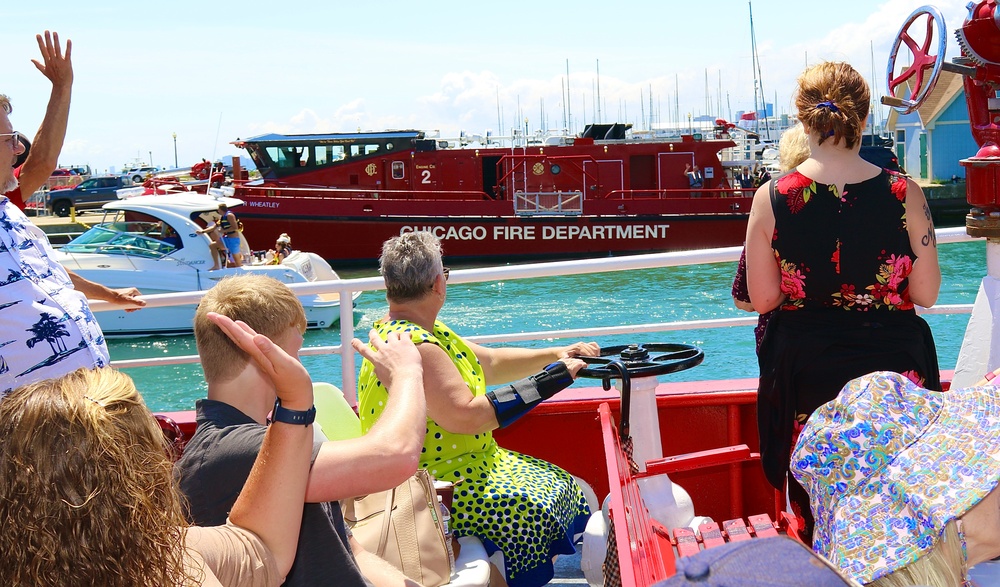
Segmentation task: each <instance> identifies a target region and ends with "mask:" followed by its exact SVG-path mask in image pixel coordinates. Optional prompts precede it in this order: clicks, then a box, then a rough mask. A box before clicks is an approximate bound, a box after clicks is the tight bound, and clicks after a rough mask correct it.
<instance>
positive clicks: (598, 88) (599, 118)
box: [597, 59, 604, 123]
mask: <svg viewBox="0 0 1000 587" xmlns="http://www.w3.org/2000/svg"><path fill="white" fill-rule="evenodd" d="M597 122H598V123H600V122H604V121H603V120H602V119H601V60H600V59H598V60H597Z"/></svg>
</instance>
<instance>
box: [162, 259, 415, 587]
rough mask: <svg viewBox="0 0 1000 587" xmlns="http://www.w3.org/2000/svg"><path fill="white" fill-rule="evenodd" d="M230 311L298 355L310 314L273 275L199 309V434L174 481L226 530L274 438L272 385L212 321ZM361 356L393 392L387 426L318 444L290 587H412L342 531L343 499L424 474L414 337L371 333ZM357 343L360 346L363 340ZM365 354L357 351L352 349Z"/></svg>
mask: <svg viewBox="0 0 1000 587" xmlns="http://www.w3.org/2000/svg"><path fill="white" fill-rule="evenodd" d="M213 312H217V313H220V314H225V315H226V316H229V317H231V318H234V319H236V320H239V321H241V322H242V323H245V324H247V325H248V326H249V327H250V328H253V329H254V330H255V331H257V332H260V333H261V334H264V335H266V336H268V337H269V338H271V339H273V340H274V341H275V343H276V344H277V345H278V346H280V347H281V348H283V349H285V350H286V351H287V352H288V353H289V354H290V355H291V356H296V354H297V353H298V351H299V348H300V347H301V345H302V334H303V333H304V332H305V326H306V316H305V311H304V310H303V308H302V304H301V303H300V302H299V300H298V298H296V297H295V294H294V293H292V291H291V290H290V289H288V287H287V286H286V285H285V284H283V283H281V282H279V281H277V280H275V279H272V278H270V277H266V276H262V275H253V274H243V275H237V276H233V277H228V278H226V279H223V280H221V281H219V283H218V284H217V285H215V287H213V288H212V289H211V290H209V291H208V293H207V294H206V295H205V297H204V298H203V299H202V300H201V303H200V304H199V305H198V310H197V312H196V313H195V319H194V334H195V342H196V344H197V346H198V355H199V356H200V357H201V366H202V369H203V370H204V372H205V381H206V382H207V383H208V398H207V399H203V400H199V401H198V403H197V410H198V428H197V431H196V432H195V434H194V436H193V437H192V438H191V440H190V441H189V442H188V443H187V445H186V447H185V449H184V456H183V457H182V458H181V460H180V461H179V462H178V463H177V469H176V475H177V478H178V479H179V481H180V487H181V490H182V491H183V492H184V495H185V496H186V497H187V499H188V502H189V504H190V509H189V515H190V520H191V521H192V522H193V523H196V524H199V525H216V524H223V523H225V521H226V516H227V515H229V512H230V510H231V508H232V507H233V503H234V502H236V500H237V497H238V496H239V495H240V490H241V488H242V487H243V483H244V481H246V479H247V475H249V473H250V468H251V465H252V464H253V460H254V455H256V454H257V451H258V449H259V448H260V446H261V441H262V440H263V439H264V436H265V433H266V431H267V428H268V427H267V426H266V423H267V416H268V412H270V411H271V408H272V407H273V406H274V405H275V404H274V400H275V392H276V386H275V382H273V381H271V380H269V379H268V378H266V377H264V375H263V373H261V371H260V369H258V368H257V366H256V365H255V363H254V361H253V360H252V357H251V355H250V354H248V353H247V352H246V351H245V349H243V348H241V347H237V346H236V345H234V344H232V343H231V342H230V341H229V340H228V338H227V336H226V333H225V332H224V331H223V330H221V329H220V328H219V327H218V326H217V325H216V324H215V323H214V322H213V321H212V320H211V316H212V313H213ZM372 345H373V346H372V348H373V350H374V351H377V352H374V353H372V352H371V351H369V349H368V348H367V347H365V348H363V351H364V352H362V351H359V352H362V356H363V357H365V359H366V360H371V358H372V357H373V356H377V357H378V360H377V361H375V364H376V365H377V369H378V371H379V375H380V376H384V377H386V378H387V379H386V383H387V384H388V385H389V387H390V388H391V390H392V398H391V399H389V400H388V402H387V404H386V406H385V415H386V417H385V418H384V421H382V422H380V423H379V426H377V427H375V428H374V429H372V430H371V431H370V432H369V433H368V434H367V435H365V436H364V437H363V438H356V439H350V440H342V441H328V442H315V443H314V444H313V445H312V469H311V471H310V474H309V489H308V492H307V493H306V496H305V500H304V501H305V502H306V503H305V505H304V507H302V506H301V502H300V513H301V514H302V534H301V537H300V539H299V548H298V552H297V553H296V555H295V565H294V567H293V568H292V570H291V572H290V573H289V575H288V578H287V581H286V583H285V585H330V584H337V585H356V586H358V587H361V586H369V585H374V586H375V587H382V586H388V585H399V586H402V585H404V584H408V585H411V586H413V585H415V583H413V582H412V581H411V582H409V583H407V581H408V579H406V577H405V576H404V575H403V574H402V573H401V572H400V571H398V570H396V568H395V567H393V566H391V565H390V564H389V563H387V562H386V561H384V560H382V559H380V558H378V557H377V556H375V555H374V554H372V553H370V552H367V551H365V550H364V548H363V547H362V546H361V545H360V544H358V542H357V541H356V540H354V538H353V537H352V536H351V534H350V532H349V531H348V530H347V528H346V526H345V525H344V519H343V516H342V513H341V509H340V505H339V503H338V500H340V499H345V498H348V497H354V496H357V495H366V494H368V493H374V492H378V491H385V490H387V489H391V488H393V487H396V486H397V485H399V484H400V483H402V482H403V481H405V480H406V479H407V478H408V477H410V476H411V475H413V473H414V472H415V471H416V469H417V460H418V458H419V453H420V447H421V445H422V443H423V434H424V422H425V419H426V414H427V408H426V404H425V401H424V393H423V387H422V381H423V371H422V367H421V360H420V357H419V353H417V351H416V349H415V348H414V347H413V345H412V344H411V343H410V342H409V340H408V338H407V337H402V338H401V337H399V336H398V335H397V336H395V337H390V338H389V339H388V340H387V342H386V343H383V342H382V339H380V338H378V337H377V336H375V335H374V333H373V335H372ZM359 346H363V345H361V344H360V342H359ZM355 348H358V347H355Z"/></svg>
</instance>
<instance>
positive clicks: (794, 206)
mask: <svg viewBox="0 0 1000 587" xmlns="http://www.w3.org/2000/svg"><path fill="white" fill-rule="evenodd" d="M905 199H906V178H905V177H903V176H901V175H899V174H898V173H894V172H890V171H887V170H883V171H882V173H880V174H879V175H877V176H875V177H873V178H871V179H869V180H866V181H863V182H860V183H856V184H847V185H845V186H844V190H843V192H842V193H841V192H839V191H838V190H837V187H836V186H834V185H825V184H821V183H817V182H816V181H814V180H812V179H810V178H808V177H806V176H805V175H803V174H801V173H799V172H798V171H795V172H792V173H790V174H788V175H785V176H783V177H781V178H780V179H778V180H777V183H776V185H775V190H774V198H773V200H772V202H771V206H772V210H773V211H774V221H775V223H774V235H773V238H772V243H771V245H772V248H773V249H774V255H775V258H776V259H777V262H778V266H779V268H780V271H781V291H782V293H784V294H785V295H786V296H787V300H786V301H785V303H784V305H783V306H782V309H783V310H797V309H802V308H817V307H833V308H843V309H845V310H854V311H871V310H909V309H912V308H913V303H912V302H910V298H909V295H908V293H907V291H906V285H907V281H906V278H907V276H908V275H909V274H910V271H911V270H912V268H913V261H914V260H915V259H914V255H913V251H912V249H911V248H910V240H909V235H908V234H907V232H906V204H905ZM887 227H889V229H888V230H887V229H886V228H887Z"/></svg>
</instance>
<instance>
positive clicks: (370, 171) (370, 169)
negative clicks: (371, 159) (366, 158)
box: [365, 163, 378, 177]
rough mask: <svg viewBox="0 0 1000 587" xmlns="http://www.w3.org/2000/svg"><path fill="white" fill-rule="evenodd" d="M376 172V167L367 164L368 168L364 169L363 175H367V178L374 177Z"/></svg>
mask: <svg viewBox="0 0 1000 587" xmlns="http://www.w3.org/2000/svg"><path fill="white" fill-rule="evenodd" d="M377 171H378V166H377V165H375V164H374V163H369V164H368V166H367V167H365V173H367V174H368V177H371V176H373V175H375V173H376V172H377Z"/></svg>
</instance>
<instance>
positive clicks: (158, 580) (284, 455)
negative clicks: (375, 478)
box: [0, 314, 419, 587]
mask: <svg viewBox="0 0 1000 587" xmlns="http://www.w3.org/2000/svg"><path fill="white" fill-rule="evenodd" d="M211 319H212V320H213V321H214V322H215V323H216V324H217V325H218V326H219V327H220V328H222V329H223V330H224V331H225V332H226V333H227V334H228V335H229V337H230V338H231V339H232V340H233V341H234V342H235V343H236V344H237V345H238V346H240V348H242V349H243V350H244V351H246V352H247V353H249V354H250V355H251V356H253V358H254V361H255V362H256V363H257V365H258V367H259V368H260V370H261V371H262V372H263V373H265V374H266V375H267V376H268V377H270V378H271V380H272V381H274V382H275V385H276V386H277V395H278V398H279V402H280V403H276V404H275V413H276V414H278V413H279V412H281V413H282V414H284V415H285V416H282V417H279V416H278V415H276V416H275V418H274V419H275V421H274V423H272V424H271V426H269V427H268V431H267V434H266V436H265V439H264V444H263V446H262V448H261V451H260V456H258V458H257V461H256V463H255V464H254V466H253V470H252V472H251V474H250V477H249V479H248V480H247V483H246V485H245V486H244V488H243V491H242V492H241V493H240V496H239V499H238V500H237V501H236V504H235V505H234V506H233V508H232V510H231V511H230V514H229V520H228V523H227V524H226V525H224V526H216V527H211V528H200V527H188V526H187V524H186V523H185V520H184V512H183V508H182V501H181V498H180V493H179V492H178V489H177V485H176V482H175V481H174V478H173V475H172V462H171V460H170V458H169V457H168V453H167V446H166V444H165V441H164V436H163V433H162V432H161V430H160V428H159V426H158V425H157V423H156V421H155V420H154V419H153V416H152V415H151V414H150V412H149V410H148V409H147V408H146V405H145V404H144V403H143V401H142V397H141V396H140V395H139V393H138V392H137V391H136V389H135V386H134V385H133V383H132V380H131V379H130V378H129V377H128V376H127V375H125V374H123V373H120V372H119V371H117V370H115V369H112V368H104V369H98V370H89V369H79V370H77V371H74V372H72V373H69V374H68V375H65V376H63V377H61V378H58V379H50V380H46V381H41V382H38V383H34V384H31V385H26V386H23V387H20V388H18V389H15V390H14V391H13V392H11V393H10V394H9V395H7V396H6V397H5V398H4V399H3V401H0V437H2V438H3V439H4V440H3V442H2V443H0V549H2V551H3V559H4V560H3V564H0V584H3V585H51V586H60V587H62V586H66V585H79V586H81V587H82V586H91V585H102V586H104V585H112V586H117V585H121V586H123V587H124V586H130V587H131V586H135V585H162V586H170V587H176V586H178V585H247V586H257V585H279V584H281V582H282V581H283V580H284V578H285V575H287V573H288V571H289V569H290V568H291V566H292V561H293V560H294V556H295V552H296V548H297V542H298V536H299V526H300V522H301V518H302V503H303V501H304V500H305V492H306V484H307V480H308V475H309V465H310V461H311V456H312V446H313V431H312V426H311V423H312V419H311V417H309V415H310V414H315V410H314V409H313V408H312V407H311V406H312V405H313V397H312V383H311V382H310V379H309V374H308V373H307V372H306V370H305V368H304V367H303V366H302V364H301V363H299V362H298V360H297V359H296V358H295V357H291V356H289V355H288V354H286V353H285V352H284V351H283V350H282V349H281V348H280V347H278V346H277V345H275V344H273V343H272V342H271V341H270V340H269V339H268V338H267V337H264V336H262V335H259V334H256V333H255V332H254V331H253V330H252V329H250V328H249V327H248V326H246V325H245V324H243V323H236V322H233V321H232V320H230V319H228V318H226V317H225V316H220V315H218V314H213V315H212V317H211ZM354 342H355V348H357V349H358V351H359V352H361V353H362V355H364V356H365V357H366V358H369V359H370V360H375V361H376V362H377V363H379V364H381V357H379V356H378V355H379V354H380V353H375V352H372V351H370V350H369V349H368V347H365V346H364V345H362V344H361V342H360V341H354ZM377 342H378V343H381V340H379V341H377ZM403 342H404V343H405V344H407V345H409V341H408V340H404V341H403ZM409 346H410V349H411V350H412V351H413V359H414V360H417V361H419V356H418V355H417V354H416V350H415V349H413V348H412V345H409ZM376 348H378V345H376ZM383 348H384V347H383ZM288 415H291V416H296V415H300V416H302V417H301V418H294V417H292V418H289V417H286V416H288Z"/></svg>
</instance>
